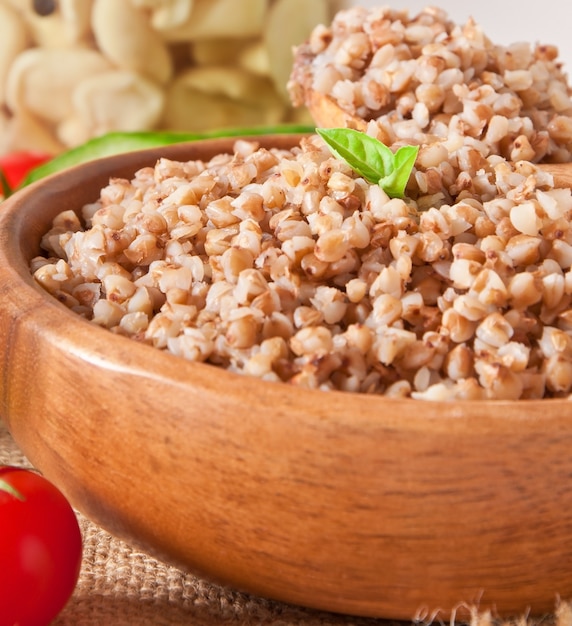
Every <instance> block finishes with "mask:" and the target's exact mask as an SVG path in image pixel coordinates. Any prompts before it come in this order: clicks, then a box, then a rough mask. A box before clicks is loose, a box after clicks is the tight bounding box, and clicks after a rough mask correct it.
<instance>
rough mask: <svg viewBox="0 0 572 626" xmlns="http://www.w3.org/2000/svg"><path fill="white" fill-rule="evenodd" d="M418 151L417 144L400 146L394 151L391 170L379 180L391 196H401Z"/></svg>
mask: <svg viewBox="0 0 572 626" xmlns="http://www.w3.org/2000/svg"><path fill="white" fill-rule="evenodd" d="M418 152H419V146H401V148H399V149H398V150H397V152H396V153H395V159H394V166H395V168H394V170H393V172H391V174H390V175H389V176H388V177H386V178H385V179H382V180H381V181H380V182H379V184H380V186H381V187H382V188H383V190H384V191H385V193H386V194H387V195H388V196H390V197H391V198H403V196H404V194H405V187H407V182H408V181H409V177H410V176H411V170H412V169H413V166H414V165H415V159H416V158H417V154H418Z"/></svg>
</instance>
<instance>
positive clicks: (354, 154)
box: [316, 128, 419, 198]
mask: <svg viewBox="0 0 572 626" xmlns="http://www.w3.org/2000/svg"><path fill="white" fill-rule="evenodd" d="M316 132H317V133H318V135H320V137H322V139H323V140H324V141H325V142H326V144H327V145H328V147H329V148H330V150H331V152H332V153H333V154H334V156H336V157H337V158H339V159H342V160H343V161H345V162H346V163H347V164H348V165H349V166H350V167H351V168H352V169H353V170H355V171H356V172H357V173H358V174H359V175H360V176H363V178H365V179H366V180H367V181H368V182H370V183H376V184H378V185H379V186H380V187H381V188H382V189H383V190H384V191H385V193H386V194H387V195H388V196H390V197H391V198H402V197H403V195H404V193H405V187H406V186H407V182H408V181H409V177H410V176H411V171H412V170H413V166H414V165H415V159H416V158H417V153H418V152H419V146H401V148H399V149H398V150H397V151H396V152H395V154H394V153H393V152H392V150H391V149H390V148H388V147H387V146H386V145H385V144H383V143H382V142H381V141H379V140H378V139H375V137H370V136H369V135H367V134H366V133H363V132H361V131H359V130H354V129H352V128H328V129H324V128H316Z"/></svg>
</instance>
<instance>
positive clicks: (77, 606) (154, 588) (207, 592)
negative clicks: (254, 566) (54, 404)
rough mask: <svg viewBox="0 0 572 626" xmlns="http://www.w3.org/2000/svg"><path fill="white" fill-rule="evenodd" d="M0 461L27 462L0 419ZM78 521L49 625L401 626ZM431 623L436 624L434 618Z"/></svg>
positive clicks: (520, 625) (492, 623)
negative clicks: (176, 563)
mask: <svg viewBox="0 0 572 626" xmlns="http://www.w3.org/2000/svg"><path fill="white" fill-rule="evenodd" d="M0 465H15V466H20V467H28V468H29V467H31V465H30V463H29V462H28V460H27V459H26V458H25V457H24V455H23V454H22V453H21V451H20V450H19V449H18V447H17V445H16V444H15V442H14V440H13V439H12V438H11V436H10V434H9V433H8V431H7V430H6V428H5V426H4V425H2V423H1V422H0ZM78 519H79V523H80V527H81V531H82V535H83V544H84V553H83V561H82V568H81V573H80V578H79V580H78V584H77V587H76V589H75V591H74V594H73V596H72V598H71V599H70V601H69V602H68V604H67V606H66V607H65V608H64V610H63V612H62V613H61V614H60V616H59V617H58V618H57V619H56V621H55V622H53V626H147V625H153V626H173V625H183V624H184V625H187V626H226V625H227V624H228V625H230V624H232V625H239V626H240V625H244V626H250V625H261V626H288V625H292V626H403V625H402V624H401V623H396V622H389V621H386V620H375V619H366V618H356V617H352V616H345V615H336V614H330V613H324V612H318V611H312V610H306V609H302V608H299V607H294V606H290V605H286V604H282V603H279V602H273V601H269V600H265V599H263V598H257V597H254V596H250V595H248V594H244V593H240V592H237V591H233V590H230V589H226V588H223V587H220V586H218V585H215V584H213V583H211V582H208V581H205V580H203V579H201V578H197V577H196V576H194V575H192V574H189V573H187V572H183V571H180V570H178V569H176V568H174V567H171V566H169V565H166V564H164V563H161V562H160V561H157V560H156V559H154V558H153V557H151V556H149V555H147V554H144V553H142V552H140V551H138V550H137V549H135V548H133V547H131V546H129V545H127V544H126V543H125V542H123V541H120V540H118V539H116V538H115V537H112V536H111V535H109V534H108V533H107V532H105V531H104V530H102V529H101V528H99V527H98V526H96V525H95V524H93V523H92V522H90V521H89V520H87V519H86V518H85V517H83V516H82V515H81V514H80V513H78ZM571 566H572V564H571ZM432 621H433V622H434V623H437V624H438V623H439V619H438V618H435V619H433V620H432ZM464 621H466V622H470V626H504V624H509V623H510V624H513V625H514V626H532V624H539V623H540V624H541V625H542V626H547V625H550V626H572V604H571V603H568V602H563V601H560V602H555V611H554V614H553V615H547V616H543V617H542V618H540V619H539V618H535V619H531V618H529V617H527V616H521V617H517V618H516V619H514V620H511V621H510V622H502V621H501V620H497V619H495V618H494V616H493V615H491V614H490V613H489V612H482V613H481V612H479V611H478V609H477V608H475V609H474V610H473V611H472V618H471V619H469V620H464ZM447 623H449V622H447Z"/></svg>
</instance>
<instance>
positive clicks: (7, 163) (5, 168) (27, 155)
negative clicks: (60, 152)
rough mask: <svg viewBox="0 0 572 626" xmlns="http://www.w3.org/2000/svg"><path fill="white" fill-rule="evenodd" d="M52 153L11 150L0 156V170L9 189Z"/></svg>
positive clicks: (48, 158) (47, 159)
mask: <svg viewBox="0 0 572 626" xmlns="http://www.w3.org/2000/svg"><path fill="white" fill-rule="evenodd" d="M51 158H52V155H50V154H45V153H43V152H12V153H10V154H4V155H1V156H0V170H1V171H2V174H3V175H4V179H5V180H6V183H7V184H8V187H9V188H10V189H15V188H16V187H17V186H18V185H19V184H20V183H21V182H22V181H23V180H24V178H26V175H27V174H28V172H30V171H31V170H33V169H34V168H35V167H37V166H38V165H41V164H42V163H45V162H46V161H49V160H50V159H51Z"/></svg>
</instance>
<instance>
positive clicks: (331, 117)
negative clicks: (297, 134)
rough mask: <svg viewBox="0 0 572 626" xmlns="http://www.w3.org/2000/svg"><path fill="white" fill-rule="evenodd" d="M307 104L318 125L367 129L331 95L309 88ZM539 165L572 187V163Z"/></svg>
mask: <svg viewBox="0 0 572 626" xmlns="http://www.w3.org/2000/svg"><path fill="white" fill-rule="evenodd" d="M306 106H307V107H308V109H309V111H310V114H311V115H312V118H313V120H314V121H315V122H316V125H317V126H318V127H322V128H353V129H355V130H361V131H365V130H366V128H367V122H366V121H365V120H364V119H361V118H359V117H357V116H356V115H353V114H352V113H348V112H347V111H344V110H343V109H342V108H341V107H340V105H339V104H338V103H337V102H336V101H335V100H334V99H333V98H332V97H331V96H329V95H327V94H322V93H319V92H317V91H313V90H310V89H309V90H307V92H306ZM539 167H540V168H541V169H542V170H544V171H547V172H550V173H551V174H552V175H553V176H554V186H555V187H570V188H572V163H543V164H540V165H539Z"/></svg>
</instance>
